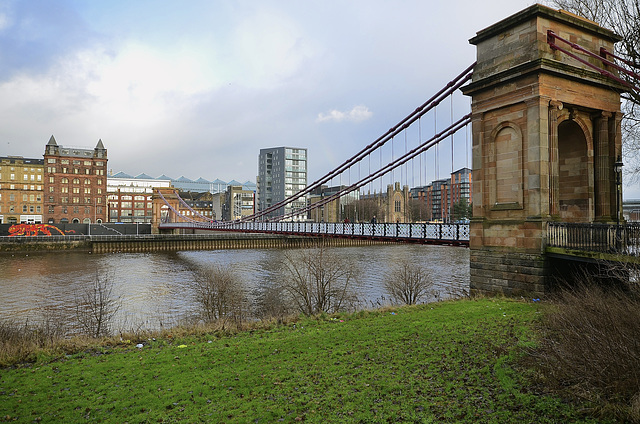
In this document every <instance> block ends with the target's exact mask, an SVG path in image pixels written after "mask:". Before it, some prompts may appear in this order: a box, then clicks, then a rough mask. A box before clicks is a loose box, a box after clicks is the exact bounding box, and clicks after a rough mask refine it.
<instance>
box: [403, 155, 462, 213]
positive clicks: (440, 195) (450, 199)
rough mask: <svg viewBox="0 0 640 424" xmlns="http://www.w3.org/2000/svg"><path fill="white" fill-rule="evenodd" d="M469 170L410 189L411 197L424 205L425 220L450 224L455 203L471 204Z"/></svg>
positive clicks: (458, 171) (460, 170) (459, 171)
mask: <svg viewBox="0 0 640 424" xmlns="http://www.w3.org/2000/svg"><path fill="white" fill-rule="evenodd" d="M471 175H472V174H471V170H470V169H469V168H461V169H459V170H457V171H455V172H452V173H451V178H447V179H441V180H436V181H433V182H431V183H430V184H428V185H426V186H423V187H414V188H412V189H411V197H412V198H413V199H417V200H419V201H423V202H425V204H426V210H427V217H426V218H427V220H428V221H437V222H450V221H451V220H453V219H454V208H455V205H456V204H457V203H460V202H463V203H465V204H470V203H471V186H472V177H471Z"/></svg>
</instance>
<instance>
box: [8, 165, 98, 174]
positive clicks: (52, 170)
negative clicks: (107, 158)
mask: <svg viewBox="0 0 640 424" xmlns="http://www.w3.org/2000/svg"><path fill="white" fill-rule="evenodd" d="M56 170H57V168H56V167H55V166H47V173H49V174H55V173H56ZM71 170H73V172H70V171H71ZM80 171H82V170H81V169H79V168H72V169H69V168H67V167H63V168H62V171H61V172H62V173H63V174H84V175H91V169H89V168H85V169H84V172H80ZM11 175H13V174H11ZM96 175H104V169H96Z"/></svg>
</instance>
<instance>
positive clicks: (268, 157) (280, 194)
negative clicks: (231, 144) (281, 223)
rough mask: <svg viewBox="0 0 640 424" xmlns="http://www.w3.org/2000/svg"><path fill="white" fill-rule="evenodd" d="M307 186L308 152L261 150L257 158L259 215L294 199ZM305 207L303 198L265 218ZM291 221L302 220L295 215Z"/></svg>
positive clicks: (295, 148) (301, 216) (283, 148)
mask: <svg viewBox="0 0 640 424" xmlns="http://www.w3.org/2000/svg"><path fill="white" fill-rule="evenodd" d="M306 186H307V149H303V148H297V147H274V148H270V149H260V156H259V157H258V178H257V197H258V201H257V203H258V211H263V210H265V209H267V208H269V207H271V206H273V205H275V204H277V203H279V202H281V201H283V200H284V199H286V198H288V197H291V196H293V195H294V194H296V193H298V192H300V191H301V190H303V189H304V188H305V187H306ZM306 205H307V198H306V196H302V197H300V198H299V199H296V200H295V201H293V202H291V203H289V204H288V205H286V206H284V207H280V208H278V209H277V210H274V211H273V212H271V213H269V214H268V217H276V216H283V215H289V214H291V213H292V212H293V211H295V210H297V209H301V208H304V207H305V206H306ZM292 219H293V220H304V219H306V214H305V215H298V216H295V217H293V218H292Z"/></svg>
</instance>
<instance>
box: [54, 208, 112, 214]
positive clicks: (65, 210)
mask: <svg viewBox="0 0 640 424" xmlns="http://www.w3.org/2000/svg"><path fill="white" fill-rule="evenodd" d="M58 207H59V208H60V211H61V212H62V213H69V208H68V207H67V206H58ZM80 208H81V206H74V207H73V213H74V214H76V213H80ZM49 213H50V214H53V213H55V206H49ZM84 214H85V215H89V214H91V208H90V207H88V206H85V207H84ZM96 214H98V215H100V214H102V206H98V207H97V208H96Z"/></svg>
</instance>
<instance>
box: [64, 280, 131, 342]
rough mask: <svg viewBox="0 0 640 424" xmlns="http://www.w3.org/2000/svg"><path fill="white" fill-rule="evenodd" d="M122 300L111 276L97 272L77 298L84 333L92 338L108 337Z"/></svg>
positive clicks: (77, 316) (79, 319) (80, 322)
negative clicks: (117, 294) (114, 290)
mask: <svg viewBox="0 0 640 424" xmlns="http://www.w3.org/2000/svg"><path fill="white" fill-rule="evenodd" d="M120 305H121V299H120V297H117V296H115V294H114V292H113V280H112V278H111V277H110V275H109V274H103V275H101V274H99V273H98V272H96V275H95V278H94V279H93V281H92V282H91V283H89V284H88V285H87V286H85V288H84V290H82V291H81V293H79V294H78V295H77V296H76V298H75V312H76V319H77V321H78V324H79V325H80V328H81V330H82V332H83V333H84V334H85V335H87V336H91V337H103V336H108V335H110V333H111V322H112V321H113V318H114V317H115V316H116V314H117V313H118V310H119V309H120Z"/></svg>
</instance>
